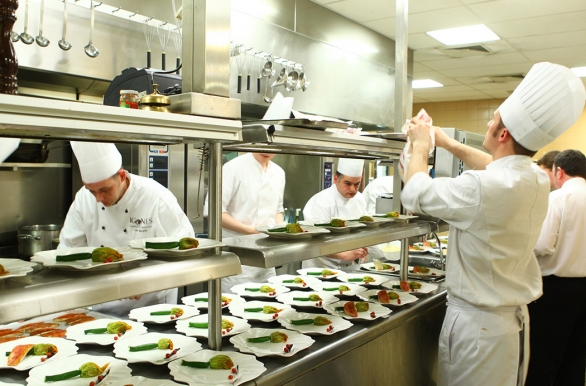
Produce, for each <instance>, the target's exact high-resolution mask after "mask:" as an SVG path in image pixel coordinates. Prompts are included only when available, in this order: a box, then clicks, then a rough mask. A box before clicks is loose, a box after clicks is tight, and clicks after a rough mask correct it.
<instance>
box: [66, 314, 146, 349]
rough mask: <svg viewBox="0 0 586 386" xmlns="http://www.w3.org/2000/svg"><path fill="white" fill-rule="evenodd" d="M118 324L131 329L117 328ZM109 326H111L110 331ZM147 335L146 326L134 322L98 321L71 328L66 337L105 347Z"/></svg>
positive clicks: (78, 341)
mask: <svg viewBox="0 0 586 386" xmlns="http://www.w3.org/2000/svg"><path fill="white" fill-rule="evenodd" d="M117 322H118V323H120V322H122V323H124V324H125V325H127V326H130V329H128V328H122V329H120V328H116V327H117V326H116V324H117ZM108 326H110V329H109V330H108ZM104 329H106V331H105V332H102V331H103V330H104ZM122 330H124V332H122ZM116 331H120V332H116ZM146 333H147V328H146V327H145V326H144V324H142V323H139V322H134V321H132V320H118V319H97V320H94V321H91V322H87V323H82V324H77V325H75V326H71V327H69V328H68V329H67V336H66V337H67V339H72V340H74V341H76V342H77V343H80V344H81V343H91V344H99V345H102V346H105V345H109V344H114V343H116V342H118V341H121V340H126V339H128V338H132V337H135V336H138V335H143V334H146Z"/></svg>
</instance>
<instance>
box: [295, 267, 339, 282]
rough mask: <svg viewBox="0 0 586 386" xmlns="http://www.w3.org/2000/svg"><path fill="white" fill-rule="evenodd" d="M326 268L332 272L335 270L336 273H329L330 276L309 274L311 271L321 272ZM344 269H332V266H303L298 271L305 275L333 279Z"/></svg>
mask: <svg viewBox="0 0 586 386" xmlns="http://www.w3.org/2000/svg"><path fill="white" fill-rule="evenodd" d="M324 269H329V270H330V271H332V272H335V274H333V275H328V276H323V275H321V274H319V275H309V272H312V273H319V272H321V271H322V270H324ZM341 272H342V271H340V270H339V269H332V268H301V269H298V270H297V273H299V274H300V275H305V276H311V277H317V278H319V279H326V280H328V279H333V278H335V277H338V275H339V274H340V273H341Z"/></svg>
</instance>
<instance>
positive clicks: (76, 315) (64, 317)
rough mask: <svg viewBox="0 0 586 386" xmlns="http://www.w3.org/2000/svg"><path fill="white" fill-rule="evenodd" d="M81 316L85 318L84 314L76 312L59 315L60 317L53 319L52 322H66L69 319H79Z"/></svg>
mask: <svg viewBox="0 0 586 386" xmlns="http://www.w3.org/2000/svg"><path fill="white" fill-rule="evenodd" d="M83 316H86V314H85V313H83V312H76V313H70V314H64V315H60V316H58V317H56V318H54V319H53V321H54V322H67V321H68V320H69V319H75V318H80V317H83Z"/></svg>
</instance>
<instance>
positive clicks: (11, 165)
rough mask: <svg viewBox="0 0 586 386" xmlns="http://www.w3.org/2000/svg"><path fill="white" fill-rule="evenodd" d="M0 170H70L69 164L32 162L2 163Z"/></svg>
mask: <svg viewBox="0 0 586 386" xmlns="http://www.w3.org/2000/svg"><path fill="white" fill-rule="evenodd" d="M0 168H12V169H13V170H18V169H19V168H64V169H70V168H71V164H65V163H32V162H4V163H1V164H0Z"/></svg>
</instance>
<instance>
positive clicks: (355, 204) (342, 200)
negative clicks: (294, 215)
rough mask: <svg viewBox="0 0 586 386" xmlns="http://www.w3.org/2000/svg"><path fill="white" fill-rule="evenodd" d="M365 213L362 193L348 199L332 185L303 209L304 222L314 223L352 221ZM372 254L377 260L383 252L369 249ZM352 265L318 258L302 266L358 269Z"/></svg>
mask: <svg viewBox="0 0 586 386" xmlns="http://www.w3.org/2000/svg"><path fill="white" fill-rule="evenodd" d="M365 213H366V201H365V200H364V196H363V195H362V193H360V192H356V195H355V196H354V197H352V198H346V197H344V196H342V195H341V194H340V192H338V189H337V188H336V185H332V186H330V187H329V188H327V189H325V190H322V191H321V192H319V193H317V194H315V195H314V196H313V197H311V198H310V199H309V201H307V204H305V208H303V218H304V220H305V221H312V222H314V223H324V222H328V221H331V220H332V219H333V218H340V219H343V220H352V219H357V218H358V217H360V216H364V214H365ZM370 252H372V253H373V255H374V256H375V257H377V258H378V257H381V256H382V252H380V251H378V249H377V248H376V247H369V254H370ZM377 252H379V253H377ZM371 257H372V256H371ZM352 263H353V262H351V261H345V260H340V259H332V258H329V257H318V258H315V259H310V260H305V261H303V262H302V266H303V268H312V267H320V268H322V267H327V268H335V269H342V270H344V271H354V270H356V269H357V268H358V265H356V264H352Z"/></svg>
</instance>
